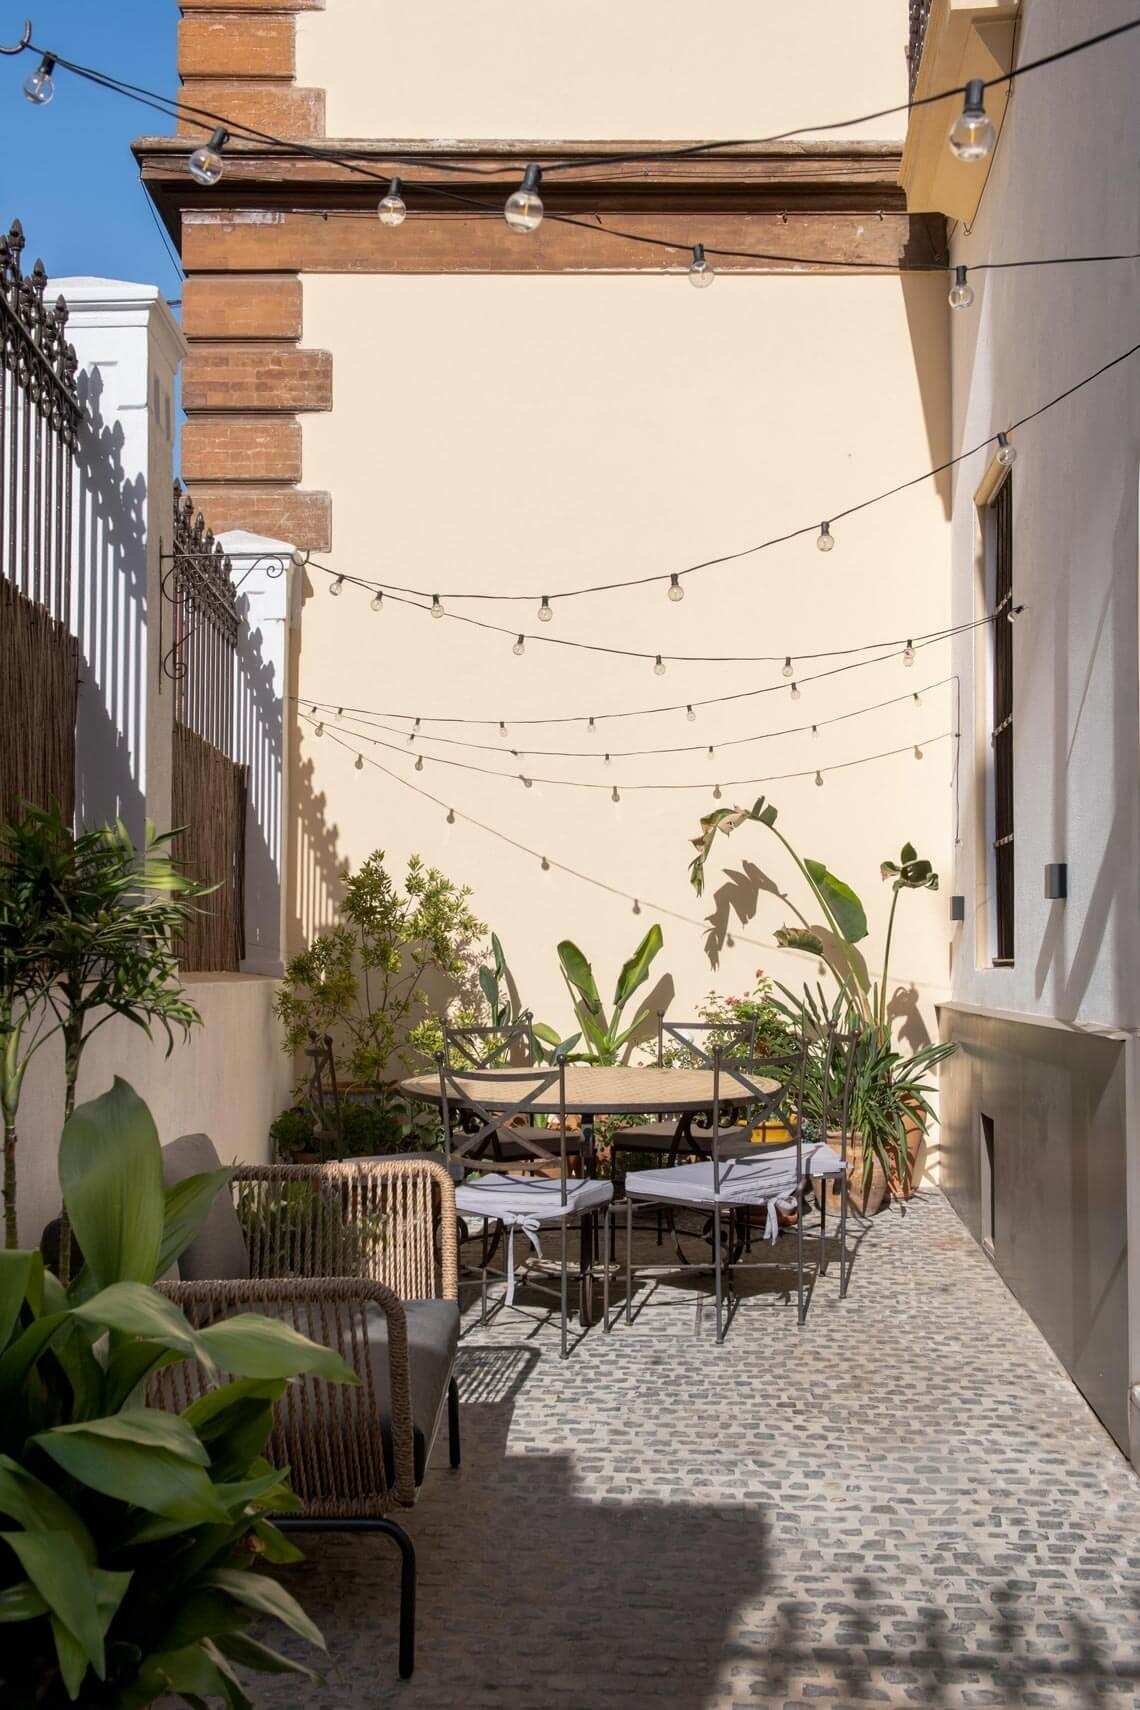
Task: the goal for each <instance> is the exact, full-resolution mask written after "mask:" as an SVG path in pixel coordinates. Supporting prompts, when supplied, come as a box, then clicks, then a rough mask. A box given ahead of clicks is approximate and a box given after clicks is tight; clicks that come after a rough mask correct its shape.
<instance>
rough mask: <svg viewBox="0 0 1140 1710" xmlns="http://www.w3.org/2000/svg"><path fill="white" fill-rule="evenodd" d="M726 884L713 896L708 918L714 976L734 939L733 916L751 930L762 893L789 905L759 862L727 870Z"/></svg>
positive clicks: (707, 940)
mask: <svg viewBox="0 0 1140 1710" xmlns="http://www.w3.org/2000/svg"><path fill="white" fill-rule="evenodd" d="M723 880H724V882H723V884H721V885H719V886H718V887H717V889H716V890H715V891H714V892H713V894H712V904H713V906H712V913H711V914H708V915H706V916H705V919H706V921H707V923H708V931H707V932H706V934H705V955H706V956H707V958H708V964H709V967H710V968H711V969H712V970H713V972H714V973H715V972H716V970H717V969H718V968H719V967H720V953H721V951H722V950H723V949H724V947H725V945H726V944H729V943H730V940H731V937H732V934H731V932H730V931H729V925H730V917H731V916H732V915H735V916H736V919H737V922H738V923H739V925H741V926H747V925H748V924H749V922H750V921H751V920H753V919H754V918H755V915H756V908H757V904H758V902H759V899H760V893H761V891H765V892H767V894H768V895H769V896H773V897H779V898H780V900H781V901H782V902H786V901H787V897H786V895H785V893H784V892H783V891H782V890H781V889H780V887H779V885H778V884H777V883H776V881H775V879H773V878H770V877H769V875H768V874H767V873H765V872H764V870H763V869H762V868H761V867H758V866H757V865H756V863H755V861H745V862H744V863H743V864H742V865H741V866H740V867H739V868H734V867H726V868H725V869H724V873H723Z"/></svg>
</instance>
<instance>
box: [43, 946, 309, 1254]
mask: <svg viewBox="0 0 1140 1710" xmlns="http://www.w3.org/2000/svg"><path fill="white" fill-rule="evenodd" d="M186 989H187V993H188V995H189V996H190V998H191V999H192V1000H193V1002H194V1003H195V1004H196V1005H197V1007H198V1010H199V1012H200V1013H201V1016H202V1021H203V1025H202V1026H201V1027H197V1028H195V1029H194V1031H193V1033H192V1034H191V1035H190V1039H189V1041H188V1042H187V1043H186V1044H180V1043H176V1044H175V1047H174V1050H173V1052H172V1053H171V1055H170V1056H169V1057H167V1056H166V1055H165V1049H166V1046H165V1040H164V1039H162V1038H161V1037H160V1036H159V1037H156V1040H155V1042H154V1043H153V1044H150V1043H148V1041H147V1038H146V1036H145V1034H143V1033H141V1032H140V1031H139V1029H138V1028H137V1027H134V1026H132V1025H131V1023H130V1022H127V1021H122V1020H115V1021H109V1022H108V1023H107V1024H106V1026H105V1027H101V1028H100V1029H99V1031H98V1033H96V1035H95V1037H94V1039H93V1040H92V1042H91V1044H90V1045H89V1046H88V1048H87V1051H86V1053H85V1056H84V1060H83V1072H82V1075H81V1077H80V1086H79V1097H80V1099H84V1098H94V1097H96V1096H97V1095H98V1094H99V1093H101V1092H105V1091H106V1089H107V1087H109V1086H110V1084H111V1081H112V1079H113V1077H114V1076H115V1075H120V1076H122V1077H123V1079H124V1080H127V1081H129V1082H130V1083H131V1085H132V1086H133V1087H134V1089H135V1091H136V1092H137V1093H139V1094H140V1096H141V1097H142V1098H144V1099H145V1100H146V1101H147V1103H148V1104H149V1106H150V1108H151V1112H152V1114H153V1116H154V1119H155V1122H156V1124H157V1126H158V1132H159V1136H160V1138H161V1139H162V1141H163V1143H164V1144H165V1142H166V1141H168V1140H173V1139H174V1138H175V1137H176V1136H177V1135H179V1134H187V1133H198V1132H205V1133H207V1134H209V1135H211V1137H212V1138H213V1140H214V1143H215V1145H216V1146H217V1148H218V1152H219V1155H220V1156H221V1158H222V1159H223V1161H225V1162H227V1163H228V1162H230V1161H232V1160H234V1159H240V1160H241V1161H243V1162H247V1163H263V1162H264V1161H265V1159H266V1158H267V1156H268V1129H269V1124H270V1123H271V1122H272V1120H273V1118H274V1116H276V1114H277V1112H278V1111H279V1110H280V1109H281V1107H282V1105H283V1104H284V1103H285V1102H286V1100H287V1099H288V1096H289V1091H290V1087H291V1085H292V1065H291V1063H290V1061H289V1059H288V1058H287V1057H286V1055H285V1053H284V1052H283V1051H282V1049H281V1032H280V1027H279V1025H278V1023H277V1022H276V1020H275V1019H274V1016H273V994H274V992H275V991H276V989H277V983H276V981H274V980H270V979H258V978H255V977H251V976H247V975H240V974H231V975H228V976H227V975H219V974H207V975H198V976H195V975H193V974H190V975H187V977H186ZM57 1044H58V1042H57V1041H54V1040H53V1041H52V1043H51V1044H50V1045H46V1046H45V1047H44V1049H43V1050H42V1051H41V1052H40V1053H39V1054H38V1056H37V1057H36V1058H35V1060H34V1063H33V1066H32V1068H31V1070H30V1071H29V1074H28V1079H27V1082H26V1084H25V1089H24V1096H23V1099H22V1101H21V1105H20V1143H19V1151H18V1154H17V1172H18V1177H17V1179H18V1184H19V1212H20V1238H21V1241H22V1242H23V1244H24V1245H25V1246H32V1245H34V1244H35V1243H36V1242H37V1241H38V1240H39V1237H40V1231H41V1229H42V1228H43V1226H44V1224H45V1223H46V1222H48V1221H49V1219H51V1218H52V1217H54V1216H55V1215H56V1212H57V1211H58V1209H59V1186H58V1180H57V1174H56V1153H57V1145H58V1139H59V1130H60V1126H61V1121H62V1116H63V1066H62V1053H61V1052H60V1051H59V1049H58V1048H57Z"/></svg>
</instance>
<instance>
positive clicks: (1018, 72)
mask: <svg viewBox="0 0 1140 1710" xmlns="http://www.w3.org/2000/svg"><path fill="white" fill-rule="evenodd" d="M1137 28H1140V19H1137V20H1134V21H1131V22H1129V23H1126V24H1122V25H1118V26H1117V27H1115V28H1114V29H1111V30H1105V31H1102V32H1100V34H1098V35H1095V36H1089V37H1086V38H1084V39H1082V40H1081V41H1079V42H1074V43H1071V44H1070V45H1069V46H1068V47H1066V48H1062V49H1058V50H1057V51H1055V52H1054V53H1051V54H1047V55H1044V56H1043V57H1041V58H1040V59H1037V60H1029V61H1027V62H1026V63H1025V64H1024V65H1021V66H1017V67H1014V68H1012V69H1011V70H1010V71H1008V72H1003V73H1001V74H999V75H998V76H996V77H993V78H990V79H988V80H978V81H979V82H980V83H981V87H982V88H983V89H989V88H994V87H996V86H997V85H1000V84H1006V83H1009V84H1012V83H1013V82H1014V80H1015V79H1016V78H1019V77H1023V76H1025V75H1026V74H1027V73H1029V72H1032V71H1037V70H1040V69H1042V68H1043V67H1045V66H1048V65H1052V64H1054V63H1055V62H1056V61H1058V60H1061V59H1065V58H1068V57H1069V56H1071V55H1072V54H1075V53H1081V52H1084V51H1086V50H1087V49H1089V48H1093V47H1097V46H1099V45H1100V44H1101V43H1103V42H1106V41H1110V40H1112V39H1113V38H1114V37H1116V36H1119V35H1123V34H1126V33H1127V32H1128V31H1130V30H1134V29H1137ZM23 49H26V50H27V51H30V52H33V53H42V54H43V57H44V58H45V59H47V60H50V61H51V62H52V65H53V66H55V65H58V66H61V67H63V68H64V69H65V70H67V71H70V72H71V73H72V74H73V75H74V76H77V77H81V78H83V79H85V80H86V81H88V82H91V83H94V84H96V85H97V86H99V87H101V88H104V89H106V90H108V91H109V92H111V93H114V94H119V95H122V96H124V97H125V98H127V99H129V100H133V101H136V102H138V103H139V104H140V105H142V106H145V107H150V108H152V109H153V110H155V111H157V112H159V113H161V114H162V115H163V116H164V117H166V118H174V119H177V118H189V119H193V120H198V121H202V122H206V121H209V122H210V123H211V124H213V125H215V126H222V127H224V128H225V129H226V131H227V132H229V133H230V134H231V136H232V137H233V138H234V139H235V140H240V141H243V142H248V143H252V144H255V145H261V146H262V147H265V148H272V149H283V150H285V151H286V152H289V153H293V154H302V155H304V156H306V157H307V158H310V159H314V160H319V161H324V162H326V163H328V164H331V165H337V166H341V167H343V168H344V169H345V170H346V171H348V172H351V173H353V174H355V175H356V176H359V177H364V178H367V179H371V180H372V181H373V182H375V183H379V184H382V185H383V186H384V187H385V190H388V188H389V187H390V184H391V175H390V174H389V173H388V172H386V171H384V172H379V171H376V170H373V169H371V168H369V167H367V166H364V165H362V164H361V155H360V154H359V153H358V152H356V151H351V150H343V149H328V148H321V147H320V146H319V145H316V144H313V143H305V142H301V141H298V140H296V139H286V138H282V137H277V136H274V135H273V134H272V133H271V132H268V131H262V130H258V129H256V128H255V127H253V126H250V125H247V124H243V123H241V122H240V121H234V120H231V119H229V118H227V117H226V116H225V115H222V114H219V113H215V112H213V111H211V110H210V109H209V108H204V107H196V106H193V105H191V104H189V103H187V102H184V101H177V100H173V99H171V98H169V97H165V96H163V95H161V94H160V93H159V92H158V91H156V90H152V89H147V88H145V87H144V86H142V85H140V84H134V83H129V82H127V81H126V80H125V79H122V78H118V77H114V76H113V75H111V74H110V73H108V72H104V71H101V70H99V69H97V68H95V67H92V66H87V65H83V64H82V63H80V62H79V61H77V60H69V59H66V58H64V57H62V56H60V55H59V54H51V53H44V50H42V49H40V48H38V47H36V46H35V45H34V44H33V43H31V42H27V43H25V44H23V45H22V49H21V51H23ZM968 88H969V85H968V84H956V85H954V86H953V87H952V88H947V89H943V90H940V91H937V92H936V93H935V94H932V95H927V96H923V97H922V98H921V99H920V100H917V101H911V102H907V103H900V104H899V105H898V106H896V107H892V108H882V109H880V110H879V111H878V112H875V113H865V114H862V115H859V116H857V117H855V118H852V119H845V120H832V121H829V122H827V123H823V124H815V125H803V126H798V127H796V128H795V129H794V130H789V131H781V132H777V133H775V134H774V135H772V136H768V137H757V138H752V139H741V140H735V141H729V140H721V141H714V142H708V143H693V144H689V145H687V146H681V147H678V148H675V149H666V150H648V151H642V152H641V153H627V154H614V155H601V156H595V157H586V158H582V157H577V158H573V159H569V160H562V161H555V162H552V163H550V164H549V165H546V166H540V165H539V164H538V163H537V162H532V163H531V164H530V166H528V168H527V171H528V172H530V171H535V172H537V174H538V177H539V178H542V177H545V176H547V175H548V174H552V173H557V172H568V171H574V170H581V169H583V168H585V167H590V166H594V165H603V166H604V165H632V164H637V163H648V162H652V161H654V160H671V159H684V158H700V157H704V156H712V157H715V156H716V154H717V152H718V151H719V150H724V149H741V148H755V147H763V146H765V145H768V144H771V143H776V142H782V141H786V140H789V139H793V138H796V137H802V136H810V135H811V134H812V133H813V132H817V131H829V130H834V129H837V128H846V127H850V126H854V125H857V124H864V123H870V122H872V121H874V120H877V119H881V118H885V117H888V116H890V115H892V114H894V113H903V112H910V111H912V110H913V109H914V108H915V107H921V106H930V105H933V104H934V103H936V102H939V101H946V100H950V99H952V98H953V97H955V96H958V95H962V94H964V93H966V92H967V90H968ZM366 158H373V157H371V156H369V157H366ZM384 159H385V161H386V162H387V161H391V162H394V163H397V164H399V165H412V166H416V167H423V168H425V169H426V170H429V171H442V172H448V173H451V174H453V175H455V176H466V177H474V178H480V177H482V178H492V177H493V178H496V179H501V178H502V177H503V176H504V168H503V167H502V166H492V167H479V166H475V165H472V164H468V163H460V162H448V161H438V160H435V159H428V158H425V157H424V156H422V155H414V154H404V153H401V152H396V153H393V154H391V155H387V154H386V155H385V156H384ZM413 188H415V189H416V190H417V191H421V192H423V193H424V194H426V195H433V196H442V197H445V198H446V199H448V200H451V201H455V202H461V203H463V204H465V205H466V206H469V207H472V208H475V209H478V210H480V211H482V212H484V213H487V214H489V215H493V216H494V217H496V218H497V217H500V216H501V213H502V209H501V207H499V206H498V205H496V204H489V203H486V202H480V201H478V200H477V199H475V198H473V197H466V196H463V195H461V194H459V193H457V192H454V191H450V190H448V189H446V187H444V186H442V185H433V184H417V185H415V186H413ZM297 211H298V212H304V213H312V212H316V213H317V214H318V215H319V217H321V218H326V217H327V214H326V212H325V211H324V210H310V209H304V210H297ZM330 212H331V210H330ZM545 217H546V218H547V219H548V220H553V221H555V222H558V223H561V224H565V225H572V226H575V227H577V228H579V229H581V230H584V231H589V232H593V233H594V234H595V235H601V236H604V237H610V238H611V239H613V238H616V239H619V240H620V241H622V242H628V243H636V244H641V245H648V246H650V247H654V248H658V249H665V250H669V251H672V252H675V253H677V254H678V255H681V256H684V255H688V256H689V258H690V262H691V261H692V257H693V248H694V246H693V245H692V244H690V243H681V242H678V241H675V240H673V239H669V238H662V237H653V236H651V235H649V234H646V233H639V232H628V231H621V230H618V229H617V228H612V227H606V226H601V225H598V224H597V223H595V222H593V221H589V220H583V219H578V218H575V217H574V216H573V215H568V214H560V213H558V212H556V211H547V213H546V216H545ZM705 249H706V251H707V254H709V255H715V256H719V257H722V258H725V259H741V260H757V261H769V262H777V263H780V262H785V263H788V264H789V265H809V266H810V265H813V264H815V263H817V262H820V261H826V262H827V263H828V265H829V266H833V267H836V268H848V269H850V268H854V269H857V270H861V271H863V272H867V271H875V272H880V271H884V272H890V273H902V272H945V271H946V270H947V269H946V266H945V264H942V263H937V262H924V263H917V262H916V263H906V264H903V265H899V264H896V263H888V262H871V261H866V262H860V261H854V262H848V261H836V260H833V259H832V258H830V257H821V256H815V257H802V256H787V255H780V254H776V253H771V252H764V251H750V250H726V249H716V248H711V247H708V246H705ZM1060 259H1061V260H1064V261H1076V260H1083V259H1086V258H1084V257H1062V258H1060ZM1087 259H1090V260H1092V259H1096V260H1109V259H1112V260H1118V259H1119V260H1123V259H1135V258H1134V257H1131V256H1129V257H1125V256H1111V257H1110V256H1103V257H1095V258H1094V257H1089V258H1087ZM984 265H987V264H984V263H978V268H979V269H980V268H981V267H982V266H984ZM989 265H996V264H989ZM1004 265H1005V266H1044V265H1047V263H1046V262H1045V261H1027V262H1007V263H1005V264H1004Z"/></svg>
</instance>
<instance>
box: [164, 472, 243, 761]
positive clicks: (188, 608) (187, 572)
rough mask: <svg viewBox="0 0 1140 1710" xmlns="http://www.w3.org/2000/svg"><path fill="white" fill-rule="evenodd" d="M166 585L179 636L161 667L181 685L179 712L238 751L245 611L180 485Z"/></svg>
mask: <svg viewBox="0 0 1140 1710" xmlns="http://www.w3.org/2000/svg"><path fill="white" fill-rule="evenodd" d="M162 592H163V596H164V598H165V599H166V601H167V602H168V604H169V605H170V606H171V607H172V608H173V612H174V621H173V639H172V640H171V643H170V646H169V647H168V648H167V650H166V652H165V653H164V654H163V658H162V669H163V672H164V674H165V675H166V676H167V677H169V678H170V679H171V681H172V682H173V683H174V685H175V703H174V716H175V718H176V719H177V721H178V723H179V724H182V725H184V726H185V727H186V728H187V730H193V731H194V732H196V734H197V735H199V736H201V737H202V738H204V740H205V741H206V742H210V743H212V744H213V746H214V747H215V748H219V749H221V751H222V753H223V754H227V755H230V754H232V751H233V735H234V696H235V689H234V685H235V676H234V673H235V661H236V651H235V650H236V645H237V637H238V629H239V627H240V624H241V617H240V614H239V611H238V602H237V593H236V591H235V589H234V585H233V576H232V567H231V565H230V561H229V559H228V558H227V557H226V555H225V553H224V552H223V551H222V548H221V544H220V542H219V541H217V540H215V539H214V535H213V531H212V530H211V529H208V528H207V527H206V522H205V518H204V517H203V516H202V513H201V511H196V510H195V508H194V501H193V499H192V498H191V497H190V495H189V493H185V492H183V489H182V486H181V484H180V483H179V482H177V481H176V482H175V484H174V535H173V551H172V552H171V554H170V562H169V565H168V567H167V569H166V571H165V574H164V575H163V578H162Z"/></svg>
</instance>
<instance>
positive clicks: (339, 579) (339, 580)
mask: <svg viewBox="0 0 1140 1710" xmlns="http://www.w3.org/2000/svg"><path fill="white" fill-rule="evenodd" d="M343 587H344V577H343V576H336V577H334V578H333V580H332V581H331V582H330V583H329V593H330V594H339V593H340V591H341V589H342V588H343Z"/></svg>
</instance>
